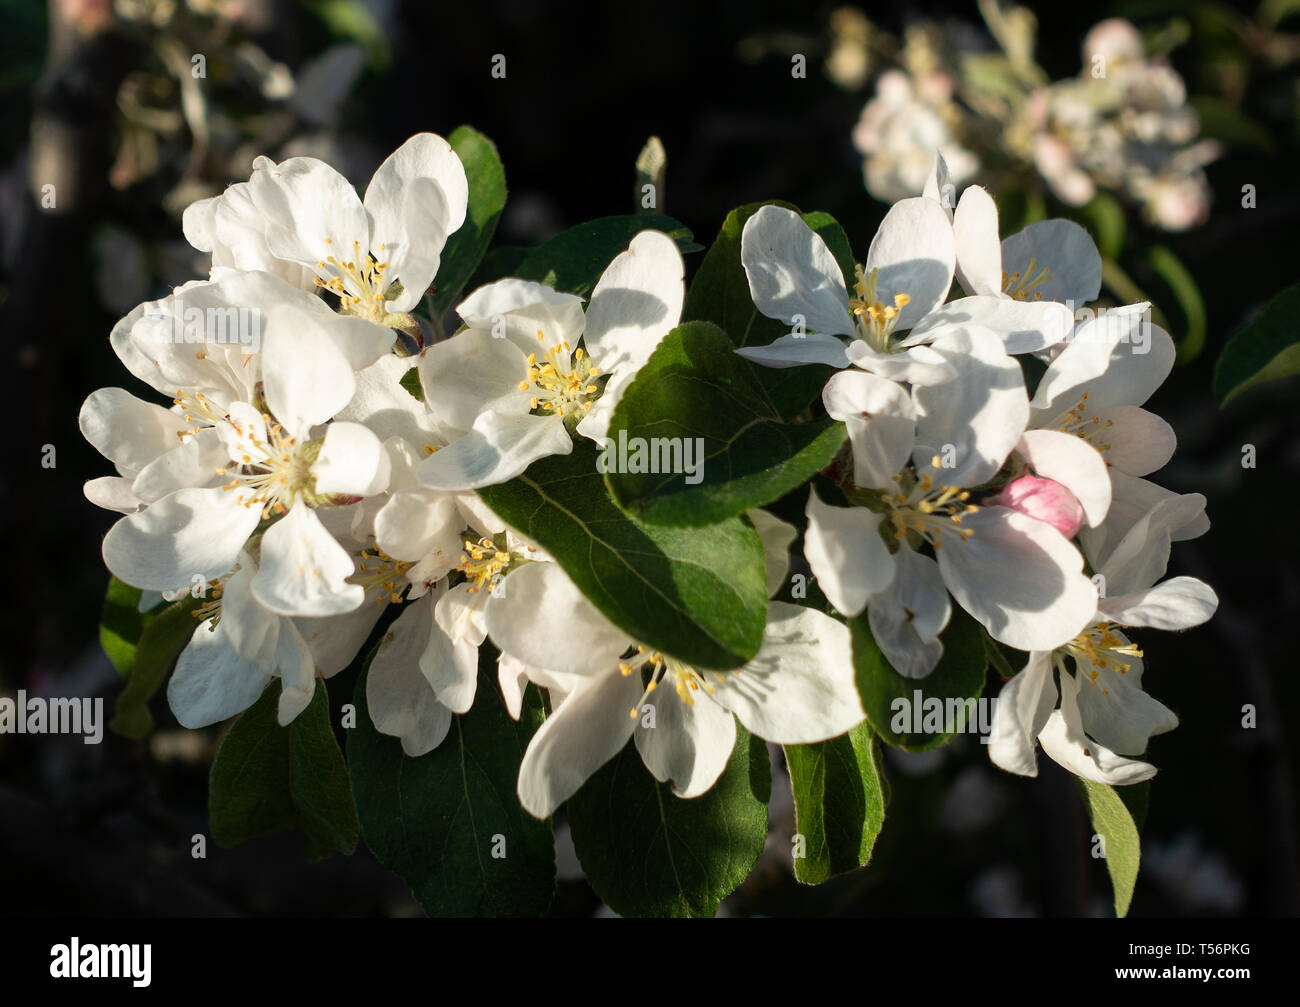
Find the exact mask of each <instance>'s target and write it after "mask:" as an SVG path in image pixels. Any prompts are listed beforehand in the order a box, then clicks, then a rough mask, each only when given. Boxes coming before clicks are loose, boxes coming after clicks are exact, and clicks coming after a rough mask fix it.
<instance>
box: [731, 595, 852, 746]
mask: <svg viewBox="0 0 1300 1007" xmlns="http://www.w3.org/2000/svg"><path fill="white" fill-rule="evenodd" d="M706 674H707V673H706ZM714 698H715V699H716V700H717V701H718V703H720V704H721V705H722V706H723V707H725V708H726V709H728V710H730V711H731V712H732V713H734V714H735V715H736V716H737V717H739V718H740V722H741V723H742V724H744V725H745V726H746V727H747V728H749V730H750V731H752V732H753V733H754V734H757V735H758V736H759V737H760V738H764V739H766V740H767V741H771V742H775V743H776V744H778V745H805V744H811V743H812V742H816V741H825V740H826V739H827V738H835V737H838V736H839V735H841V734H843V733H844V732H845V731H848V730H851V729H852V728H854V727H856V726H857V725H858V724H860V723H862V721H863V719H864V718H865V717H866V713H865V711H864V710H863V709H862V701H861V700H860V699H859V698H858V689H857V685H856V684H855V676H854V670H853V645H852V643H851V642H850V639H849V630H848V627H847V626H845V625H844V624H843V623H842V622H839V621H838V620H836V619H832V618H831V617H830V616H829V615H826V614H824V613H822V612H818V611H817V610H816V609H811V608H805V607H803V606H802V605H790V604H786V603H785V602H780V601H774V602H772V603H771V606H770V607H769V609H768V618H767V628H766V629H765V630H764V631H763V645H762V646H761V647H760V648H759V651H758V654H757V655H756V656H755V657H754V658H753V660H751V661H750V662H749V663H748V664H746V665H745V666H744V667H742V668H740V669H738V670H736V671H731V672H727V673H726V674H725V675H722V677H721V681H717V682H716V683H714Z"/></svg>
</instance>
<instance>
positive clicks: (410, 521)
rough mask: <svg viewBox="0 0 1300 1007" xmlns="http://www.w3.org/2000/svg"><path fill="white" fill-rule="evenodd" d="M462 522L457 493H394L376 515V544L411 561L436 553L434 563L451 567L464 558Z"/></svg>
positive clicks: (396, 555) (398, 557) (397, 557)
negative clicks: (455, 495)
mask: <svg viewBox="0 0 1300 1007" xmlns="http://www.w3.org/2000/svg"><path fill="white" fill-rule="evenodd" d="M462 525H463V522H462V521H461V519H460V514H459V512H458V511H457V509H456V500H455V497H453V496H451V495H450V494H446V493H436V492H433V491H432V490H415V491H404V492H401V493H394V494H393V495H392V497H391V498H390V499H389V501H388V503H386V504H385V505H384V508H383V510H381V511H380V512H379V513H378V514H377V515H376V516H375V544H376V545H377V546H379V548H380V549H382V550H384V552H386V553H388V555H390V556H392V557H393V558H394V559H400V560H405V561H406V562H408V563H414V562H416V561H418V560H423V559H426V558H427V557H429V556H430V555H434V556H435V557H436V560H435V563H434V566H444V567H445V570H450V569H452V567H454V566H455V565H456V564H457V563H458V562H459V561H460V552H461V548H462V546H463V544H464V543H463V542H462V541H461V534H460V533H461V527H462ZM445 570H444V572H445ZM435 579H437V578H435Z"/></svg>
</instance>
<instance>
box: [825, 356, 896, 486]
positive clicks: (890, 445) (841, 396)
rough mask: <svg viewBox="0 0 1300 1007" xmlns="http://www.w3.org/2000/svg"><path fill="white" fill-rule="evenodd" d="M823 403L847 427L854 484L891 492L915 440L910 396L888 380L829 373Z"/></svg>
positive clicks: (856, 374) (853, 374)
mask: <svg viewBox="0 0 1300 1007" xmlns="http://www.w3.org/2000/svg"><path fill="white" fill-rule="evenodd" d="M822 403H823V404H824V405H825V406H826V412H827V413H828V414H829V415H830V416H831V417H832V418H833V419H837V420H843V421H844V424H845V426H846V427H847V428H848V433H849V441H850V442H851V443H852V445H853V481H854V482H855V483H856V484H857V485H859V486H869V487H871V488H873V489H887V488H891V487H892V486H893V482H892V477H893V476H894V475H895V474H896V473H897V472H899V470H901V469H902V467H903V466H904V465H905V464H907V459H908V456H909V455H910V454H911V453H912V442H913V441H914V440H915V439H916V412H915V410H914V409H913V406H912V399H911V396H909V395H908V394H907V392H906V390H904V389H903V388H902V387H901V386H899V385H898V384H896V383H895V382H893V381H888V380H886V379H884V378H880V377H876V376H875V375H873V374H867V373H865V372H863V371H858V370H851V371H841V372H840V373H839V374H833V375H831V379H830V380H829V381H828V382H826V387H825V388H824V389H822Z"/></svg>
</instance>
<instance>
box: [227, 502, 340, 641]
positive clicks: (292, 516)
mask: <svg viewBox="0 0 1300 1007" xmlns="http://www.w3.org/2000/svg"><path fill="white" fill-rule="evenodd" d="M353 570H354V567H353V563H352V558H351V557H350V556H348V554H347V551H346V550H345V549H344V548H343V547H342V546H341V545H339V544H338V542H336V541H335V540H334V537H333V536H332V535H330V533H329V532H328V531H326V530H325V526H324V525H323V524H321V521H320V518H319V517H317V516H316V513H315V511H313V510H312V509H311V508H310V507H308V506H307V505H306V504H305V503H303V502H302V501H301V500H300V501H298V502H297V503H295V504H294V505H293V506H292V507H291V508H289V513H288V514H286V515H285V516H284V517H282V518H281V519H280V520H279V521H277V522H275V524H273V525H271V527H270V528H268V529H267V531H266V534H264V535H263V536H262V554H261V566H260V568H259V569H258V571H257V576H256V577H254V578H253V585H252V588H253V596H254V597H255V598H257V600H258V601H259V602H261V603H262V604H263V605H264V606H266V607H267V608H269V609H270V610H271V611H272V612H278V613H279V614H280V615H301V616H325V615H341V614H342V613H344V612H350V611H352V610H353V609H355V608H356V607H357V606H359V605H360V604H361V602H362V600H363V599H364V597H365V589H364V588H362V587H361V585H359V584H349V583H348V581H347V578H348V577H350V576H352V573H353Z"/></svg>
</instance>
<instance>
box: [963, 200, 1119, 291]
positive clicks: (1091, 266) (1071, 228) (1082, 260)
mask: <svg viewBox="0 0 1300 1007" xmlns="http://www.w3.org/2000/svg"><path fill="white" fill-rule="evenodd" d="M967 191H970V190H967ZM1031 262H1032V263H1033V265H1032V269H1033V273H1034V277H1035V278H1036V277H1037V276H1039V275H1041V273H1042V271H1043V270H1044V269H1047V270H1048V271H1049V275H1048V276H1047V277H1046V278H1045V279H1044V280H1043V281H1042V282H1041V283H1039V284H1038V285H1037V286H1035V287H1034V291H1035V292H1036V293H1039V294H1042V295H1043V300H1045V301H1061V302H1063V303H1065V304H1067V305H1070V306H1071V308H1073V309H1077V308H1081V307H1083V306H1084V305H1085V304H1089V303H1091V302H1092V301H1095V300H1096V299H1097V295H1098V294H1099V293H1101V254H1100V253H1099V252H1098V251H1097V246H1096V244H1095V243H1094V242H1093V240H1092V236H1091V235H1090V234H1089V233H1088V232H1087V231H1086V230H1084V229H1083V228H1082V227H1080V226H1079V225H1078V224H1076V223H1075V222H1074V221H1072V220H1064V219H1061V218H1054V219H1052V220H1040V221H1038V222H1037V223H1034V224H1030V225H1029V226H1028V227H1026V228H1025V229H1024V230H1023V231H1018V232H1017V233H1015V234H1013V235H1011V236H1010V237H1009V238H1007V239H1006V240H1005V241H1003V242H1002V268H1003V269H1004V270H1006V272H1007V273H1009V274H1010V273H1019V274H1020V276H1021V278H1022V279H1023V278H1025V274H1026V273H1027V272H1028V271H1029V270H1030V268H1031V266H1030V263H1031Z"/></svg>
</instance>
